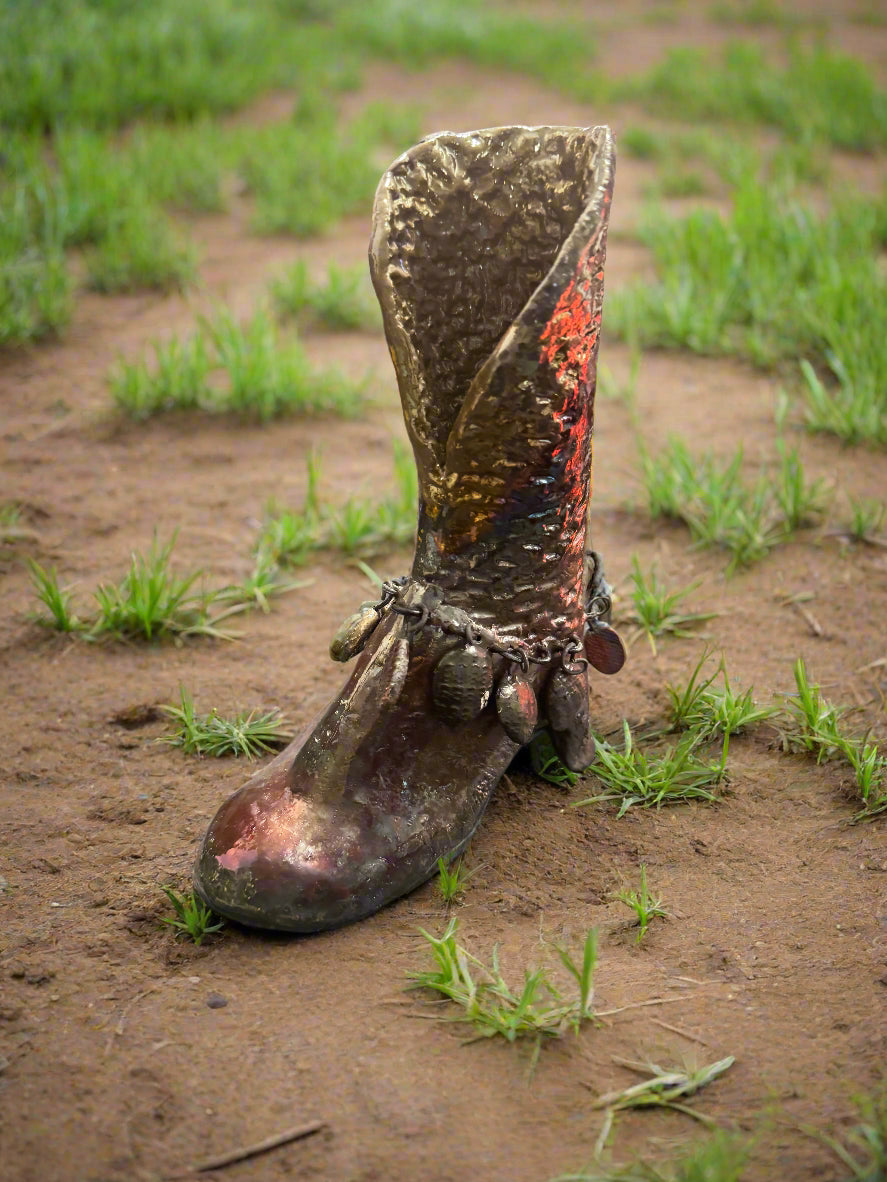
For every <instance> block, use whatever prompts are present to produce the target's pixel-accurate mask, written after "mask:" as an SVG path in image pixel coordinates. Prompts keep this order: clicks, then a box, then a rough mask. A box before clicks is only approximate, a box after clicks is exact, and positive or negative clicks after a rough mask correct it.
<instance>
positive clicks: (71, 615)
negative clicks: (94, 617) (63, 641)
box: [28, 558, 86, 632]
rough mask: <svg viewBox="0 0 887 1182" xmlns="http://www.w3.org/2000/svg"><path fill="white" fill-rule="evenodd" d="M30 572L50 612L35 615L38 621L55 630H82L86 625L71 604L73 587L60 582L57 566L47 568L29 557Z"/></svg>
mask: <svg viewBox="0 0 887 1182" xmlns="http://www.w3.org/2000/svg"><path fill="white" fill-rule="evenodd" d="M28 572H29V574H30V576H31V582H32V583H33V585H34V589H35V591H36V592H37V598H38V599H39V600H40V602H41V603H42V604H43V606H44V607H45V608H46V610H47V612H48V613H49V614H48V615H40V614H37V615H35V616H34V619H35V620H36V622H37V623H38V624H40V625H41V626H42V627H44V628H52V629H53V631H55V632H81V631H82V630H83V629H84V628H85V627H86V625H85V624H84V623H83V621H82V620H80V619H79V618H78V616H77V614H76V613H75V611H74V609H73V607H72V606H71V603H72V599H73V596H72V595H71V588H70V587H62V586H61V585H60V584H59V579H58V573H57V572H56V569H55V567H54V566H53V567H50V568H49V570H45V569H44V568H43V567H42V566H41V565H40V563H39V562H36V561H35V560H34V559H33V558H31V559H28Z"/></svg>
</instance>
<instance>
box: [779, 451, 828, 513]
mask: <svg viewBox="0 0 887 1182" xmlns="http://www.w3.org/2000/svg"><path fill="white" fill-rule="evenodd" d="M777 447H778V449H779V459H780V464H779V471H778V474H777V478H776V480H775V481H774V494H775V497H776V503H777V504H778V505H779V508H780V510H781V511H782V519H783V521H784V522H785V528H786V530H788V531H789V532H792V533H793V532H794V531H795V530H798V529H805V528H806V527H808V526H811V525H817V524H818V523H819V522H820V521H821V520H822V519H823V517H824V516H825V513H826V511H827V509H828V507H829V503H830V501H831V491H830V489H829V487H828V484H827V483H826V481H825V480H823V479H822V477H818V478H815V479H812V480H808V479H807V475H806V473H805V471H804V465H803V462H802V460H801V457H800V455H799V454H798V449H797V448H796V447H793V448H787V447H786V446H785V442H784V441H783V440H782V439H780V440H778V441H777Z"/></svg>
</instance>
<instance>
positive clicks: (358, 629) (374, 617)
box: [330, 603, 380, 662]
mask: <svg viewBox="0 0 887 1182" xmlns="http://www.w3.org/2000/svg"><path fill="white" fill-rule="evenodd" d="M379 618H380V617H379V613H378V611H377V610H376V608H375V607H374V606H373V604H371V603H363V604H361V606H360V611H356V612H355V613H354V615H353V616H349V617H348V619H347V620H343V621H342V623H341V624H340V625H339V627H338V629H337V631H336V635H335V636H334V637H333V639H332V640H331V641H330V656H331V657H332V658H333V660H334V661H343V662H344V661H350V660H351V658H352V657H356V656H357V654H358V653H359V652H361V651H362V650H363V646H364V645H365V644H366V642H367V641H368V640H369V638H370V637H371V636H372V634H373V633H374V632H375V630H376V627H377V625H378V623H379Z"/></svg>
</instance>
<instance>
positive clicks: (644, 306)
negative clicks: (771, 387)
mask: <svg viewBox="0 0 887 1182" xmlns="http://www.w3.org/2000/svg"><path fill="white" fill-rule="evenodd" d="M884 211H885V204H884V201H883V200H881V201H876V200H873V199H867V198H863V197H848V196H846V195H842V196H840V197H838V198H836V199H835V201H834V202H833V204H832V205H831V207H830V208H828V209H827V210H826V211H825V212H820V211H817V210H816V209H814V208H813V207H812V206H810V205H807V204H804V203H803V202H801V201H800V200H798V199H797V198H795V197H793V196H791V195H790V192H789V191H788V188H787V186H786V185H785V184H783V183H772V184H766V183H761V182H760V181H758V180H756V179H755V178H754V177H751V178H745V179H744V180H743V181H742V182H741V183H740V184H739V186H738V188H737V189H736V192H735V194H734V202H733V210H732V212H731V213H730V214H727V215H724V214H720V213H718V212H715V211H713V210H696V211H694V212H693V213H691V214H689V215H688V216H687V217H685V218H681V219H676V218H673V217H669V216H668V215H666V214H664V213H662V212H661V211H658V212H656V213H655V214H653V215H652V216H651V217H649V218H648V219H647V220H646V221H645V222H644V223H643V224H642V227H641V235H642V238H643V240H644V241H645V242H646V243H647V244H648V245H649V246H650V248H651V249H652V251H653V255H654V259H655V262H656V266H657V269H658V272H659V281H658V282H657V283H654V284H650V283H649V282H647V281H644V282H643V283H634V284H629V285H628V286H627V287H625V288H623V289H622V290H621V291H618V292H616V293H614V298H613V299H611V301H610V305H609V310H608V315H609V325H610V327H611V329H615V330H616V331H617V332H619V333H622V334H623V335H624V336H626V338H627V339H630V340H633V341H636V342H638V343H639V344H640V345H642V346H645V347H663V348H685V349H690V350H693V351H694V352H699V353H710V354H723V353H726V354H738V355H741V356H745V357H748V358H750V359H751V360H752V361H754V362H755V363H757V364H759V365H764V366H773V365H777V364H780V363H789V362H790V363H791V364H792V365H794V364H797V361H798V359H799V358H800V359H801V394H802V397H803V399H804V407H805V419H806V424H807V426H808V428H809V429H810V430H816V431H828V432H831V433H833V434H836V435H838V436H839V437H840V438H841V439H843V440H844V441H845V442H848V443H855V442H861V441H869V442H872V443H875V444H880V445H885V444H887V278H885V276H884V274H883V271H882V269H881V268H880V266H879V263H878V254H879V252H880V250H881V248H882V246H883V243H884V238H885V231H884V226H885V212H884Z"/></svg>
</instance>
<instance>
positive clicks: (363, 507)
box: [257, 441, 418, 566]
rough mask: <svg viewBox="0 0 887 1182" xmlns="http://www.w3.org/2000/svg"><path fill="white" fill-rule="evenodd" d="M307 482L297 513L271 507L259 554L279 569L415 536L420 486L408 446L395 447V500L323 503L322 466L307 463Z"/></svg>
mask: <svg viewBox="0 0 887 1182" xmlns="http://www.w3.org/2000/svg"><path fill="white" fill-rule="evenodd" d="M307 467H308V481H307V491H306V495H305V503H304V504H303V506H302V508H301V509H286V508H281V507H280V506H278V505H274V504H272V505H269V507H268V511H267V513H266V516H265V522H264V524H263V527H262V532H261V534H260V535H259V540H258V542H257V551H258V552H259V553H260V554H261V553H265V554H268V555H269V556H270V558H271V559H272V560H273V561H274V562H276V563H278V564H280V565H281V566H299V565H301V564H303V563H304V562H306V561H307V560H308V557H309V555H310V554H312V553H313V552H314V551H316V550H340V551H341V552H342V553H343V554H349V555H356V554H372V553H374V552H378V551H380V550H384V549H389V548H391V547H394V546H401V545H405V544H406V543H408V542H409V541H411V540H412V538H413V537H414V535H415V531H416V512H417V504H418V487H417V475H416V466H415V464H414V463H413V459H412V456H411V454H410V451H409V449H408V448H406V447H405V446H404V445H403V444H402V443H400V442H399V441H398V442H395V444H394V477H395V485H396V491H395V494H394V495H393V496H388V497H383V498H382V499H381V500H379V501H369V500H365V499H362V498H359V497H349V498H348V500H346V501H345V502H344V503H343V504H341V505H340V506H338V507H330V506H327V505H324V504H322V503H321V500H320V495H319V491H318V484H319V480H320V463H319V459H318V457H317V456H316V455H314V454H312V455H311V456H309V458H308V460H307Z"/></svg>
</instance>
